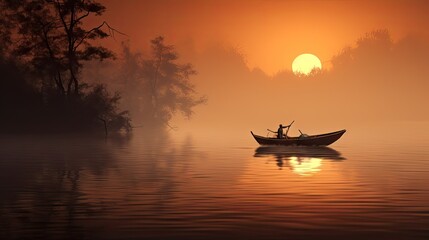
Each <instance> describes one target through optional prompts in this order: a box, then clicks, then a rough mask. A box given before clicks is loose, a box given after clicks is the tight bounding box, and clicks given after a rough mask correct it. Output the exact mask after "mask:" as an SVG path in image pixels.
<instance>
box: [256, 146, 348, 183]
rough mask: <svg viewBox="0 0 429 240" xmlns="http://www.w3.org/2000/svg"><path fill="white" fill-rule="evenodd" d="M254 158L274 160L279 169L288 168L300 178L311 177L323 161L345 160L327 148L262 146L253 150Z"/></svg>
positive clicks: (320, 167)
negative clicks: (300, 176)
mask: <svg viewBox="0 0 429 240" xmlns="http://www.w3.org/2000/svg"><path fill="white" fill-rule="evenodd" d="M254 157H256V158H264V159H266V160H267V162H270V161H272V160H274V161H275V162H276V165H277V166H278V167H279V169H283V167H288V168H289V169H291V170H292V171H293V172H294V173H296V174H299V175H302V176H310V175H313V174H315V173H317V172H319V171H321V169H322V164H323V161H324V160H331V161H342V160H345V158H344V157H342V156H341V153H340V152H338V151H336V150H334V149H332V148H329V147H300V146H291V147H284V146H262V147H258V148H257V149H256V150H255V154H254Z"/></svg>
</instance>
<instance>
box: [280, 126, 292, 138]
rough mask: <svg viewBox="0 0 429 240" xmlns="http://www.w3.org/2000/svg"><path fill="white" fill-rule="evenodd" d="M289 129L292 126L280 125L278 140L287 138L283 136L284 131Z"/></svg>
mask: <svg viewBox="0 0 429 240" xmlns="http://www.w3.org/2000/svg"><path fill="white" fill-rule="evenodd" d="M288 127H290V125H287V126H283V125H281V124H279V129H277V138H286V137H287V136H286V135H284V134H283V129H284V128H288Z"/></svg>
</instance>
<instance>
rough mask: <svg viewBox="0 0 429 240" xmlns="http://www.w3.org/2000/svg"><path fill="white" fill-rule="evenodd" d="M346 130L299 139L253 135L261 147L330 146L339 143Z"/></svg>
mask: <svg viewBox="0 0 429 240" xmlns="http://www.w3.org/2000/svg"><path fill="white" fill-rule="evenodd" d="M345 132H346V130H345V129H343V130H340V131H336V132H331V133H325V134H319V135H306V134H301V136H299V137H286V138H273V137H263V136H259V135H255V134H253V132H252V131H251V132H250V133H252V136H253V137H254V138H255V140H256V141H257V142H258V143H259V144H260V145H282V146H294V145H295V146H328V145H329V144H332V143H334V142H335V141H337V140H338V139H339V138H340V137H341V136H342V135H343V134H344V133H345Z"/></svg>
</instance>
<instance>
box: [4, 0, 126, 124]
mask: <svg viewBox="0 0 429 240" xmlns="http://www.w3.org/2000/svg"><path fill="white" fill-rule="evenodd" d="M104 11H105V7H104V6H103V5H101V4H99V3H97V2H95V1H92V0H0V13H1V14H2V19H0V57H1V59H0V60H1V62H0V71H1V72H5V73H7V75H6V76H5V78H6V79H5V80H3V79H1V81H0V84H1V85H2V86H6V87H7V88H8V89H7V90H6V89H5V90H4V91H14V96H13V97H15V98H17V99H19V100H20V101H10V100H11V99H9V98H11V97H10V96H9V95H4V94H3V95H4V96H3V97H2V98H5V96H6V98H8V99H6V98H5V99H4V101H3V99H0V100H2V103H1V104H0V107H1V110H4V111H3V113H5V115H8V116H10V119H13V118H19V119H22V122H21V123H19V124H15V125H16V128H17V129H22V128H25V129H30V128H33V129H38V131H40V130H42V131H88V130H95V129H99V126H101V125H102V124H101V123H104V126H105V128H107V126H108V127H109V130H114V131H118V130H121V129H124V130H126V131H129V130H130V129H131V125H130V118H129V117H128V112H127V111H122V112H120V111H119V108H118V104H119V100H120V96H119V94H117V93H115V94H110V93H108V91H107V90H106V86H104V85H95V86H89V85H88V84H86V83H85V82H83V81H82V80H81V78H80V76H79V75H80V72H81V70H82V67H83V62H84V61H88V60H93V59H94V60H97V59H98V60H104V59H107V58H113V53H112V52H111V51H110V50H108V49H107V48H104V47H102V46H95V45H94V44H93V43H94V41H93V40H97V39H102V38H106V37H108V36H109V35H111V34H113V33H114V32H115V31H116V30H114V29H113V28H111V27H110V26H109V25H108V24H107V23H106V22H102V23H101V24H99V25H98V26H95V27H93V28H85V27H84V20H85V19H87V18H88V17H89V16H99V15H102V14H103V12H104ZM3 16H4V17H3ZM102 28H106V30H107V31H108V32H105V31H104V30H103V29H102ZM9 65H10V66H15V67H14V69H13V74H12V73H9V72H10V71H9V70H8V69H7V66H9ZM24 66H25V67H24ZM18 72H19V73H18ZM3 76H4V75H3ZM2 90H3V89H2ZM8 100H9V101H8ZM24 100H25V101H24ZM19 102H22V103H23V104H21V106H20V105H19V104H18V103H19ZM24 103H25V104H24ZM16 109H22V111H21V112H19V113H18V112H17V111H16ZM35 109H37V111H35ZM9 122H11V121H9ZM2 123H8V121H3V119H0V124H2ZM106 131H107V129H106Z"/></svg>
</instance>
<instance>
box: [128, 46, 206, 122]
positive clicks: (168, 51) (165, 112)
mask: <svg viewBox="0 0 429 240" xmlns="http://www.w3.org/2000/svg"><path fill="white" fill-rule="evenodd" d="M123 51H124V57H125V63H124V64H125V66H124V67H123V68H122V71H123V72H124V74H123V75H124V77H125V79H128V80H127V84H128V85H129V86H133V88H132V90H130V89H128V91H126V92H129V93H130V94H128V93H127V94H126V96H127V98H128V102H130V98H134V100H131V101H138V102H139V105H140V106H139V108H140V110H141V113H142V118H141V120H142V121H143V124H149V125H152V126H154V125H159V126H169V123H170V121H171V119H172V117H173V116H174V115H175V114H176V113H181V114H182V115H184V116H185V117H188V118H189V117H191V115H192V114H193V108H194V107H195V106H197V105H199V104H202V103H205V102H206V98H205V97H201V96H197V92H196V91H195V87H194V85H192V83H191V81H190V77H191V76H192V75H195V74H196V71H195V70H194V68H193V67H192V65H191V64H189V63H187V64H180V63H178V62H177V60H178V58H179V57H178V54H177V53H176V52H175V49H174V46H172V45H166V44H165V43H164V38H163V37H156V38H155V39H153V40H151V55H150V58H149V59H141V55H140V54H133V53H132V52H130V50H129V48H128V47H127V45H124V48H123ZM136 69H137V71H136ZM127 76H128V77H127ZM136 91H137V92H136Z"/></svg>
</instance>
